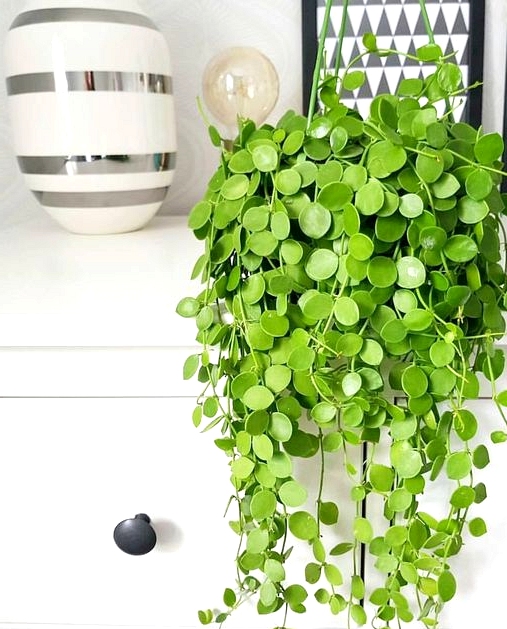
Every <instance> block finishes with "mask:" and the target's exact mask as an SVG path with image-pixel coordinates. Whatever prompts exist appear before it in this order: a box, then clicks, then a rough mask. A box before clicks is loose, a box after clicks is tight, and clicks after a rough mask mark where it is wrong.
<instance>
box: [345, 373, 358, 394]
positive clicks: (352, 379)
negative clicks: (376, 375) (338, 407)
mask: <svg viewBox="0 0 507 629" xmlns="http://www.w3.org/2000/svg"><path fill="white" fill-rule="evenodd" d="M361 385H362V380H361V376H360V375H359V374H358V373H347V374H345V376H344V377H343V380H342V389H343V392H344V393H345V395H346V396H347V397H352V396H353V395H355V394H356V393H357V392H358V391H359V389H360V388H361Z"/></svg>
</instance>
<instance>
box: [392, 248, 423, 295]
mask: <svg viewBox="0 0 507 629" xmlns="http://www.w3.org/2000/svg"><path fill="white" fill-rule="evenodd" d="M396 270H397V272H398V280H397V283H398V285H399V286H402V287H403V288H418V287H419V286H422V285H423V284H424V282H425V280H426V269H425V267H424V264H423V263H422V262H421V261H420V260H418V259H417V258H414V257H413V256H404V257H403V258H400V259H399V260H398V262H397V263H396Z"/></svg>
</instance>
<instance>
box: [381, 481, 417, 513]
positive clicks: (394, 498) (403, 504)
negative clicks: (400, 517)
mask: <svg viewBox="0 0 507 629" xmlns="http://www.w3.org/2000/svg"><path fill="white" fill-rule="evenodd" d="M412 500H413V496H412V494H411V493H410V492H409V491H407V489H405V487H399V488H398V489H395V490H394V491H393V492H392V493H391V494H390V496H389V498H388V499H387V504H388V506H389V508H390V509H392V510H393V511H395V512H398V513H401V512H403V511H406V510H407V509H408V508H409V507H410V505H411V504H412Z"/></svg>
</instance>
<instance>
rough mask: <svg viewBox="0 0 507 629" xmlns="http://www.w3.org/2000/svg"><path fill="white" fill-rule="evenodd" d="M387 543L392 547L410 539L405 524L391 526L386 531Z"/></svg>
mask: <svg viewBox="0 0 507 629" xmlns="http://www.w3.org/2000/svg"><path fill="white" fill-rule="evenodd" d="M384 537H385V540H386V544H387V545H388V546H390V547H391V548H394V547H396V546H402V545H403V544H404V543H405V542H406V541H407V539H408V531H407V528H406V527H405V526H400V525H398V526H391V527H390V528H388V529H387V531H386V532H385V535H384Z"/></svg>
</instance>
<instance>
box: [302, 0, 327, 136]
mask: <svg viewBox="0 0 507 629" xmlns="http://www.w3.org/2000/svg"><path fill="white" fill-rule="evenodd" d="M332 6H333V0H326V11H325V13H324V22H323V24H322V29H321V31H320V35H319V47H318V49H317V57H316V59H315V68H314V70H313V81H312V91H311V93H310V102H309V103H308V118H307V125H306V128H307V129H308V127H309V126H310V123H311V121H312V118H313V115H314V113H315V109H316V106H317V91H318V89H319V81H320V72H321V70H322V64H323V62H324V47H325V44H326V35H327V33H328V30H329V19H330V15H331V8H332Z"/></svg>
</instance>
